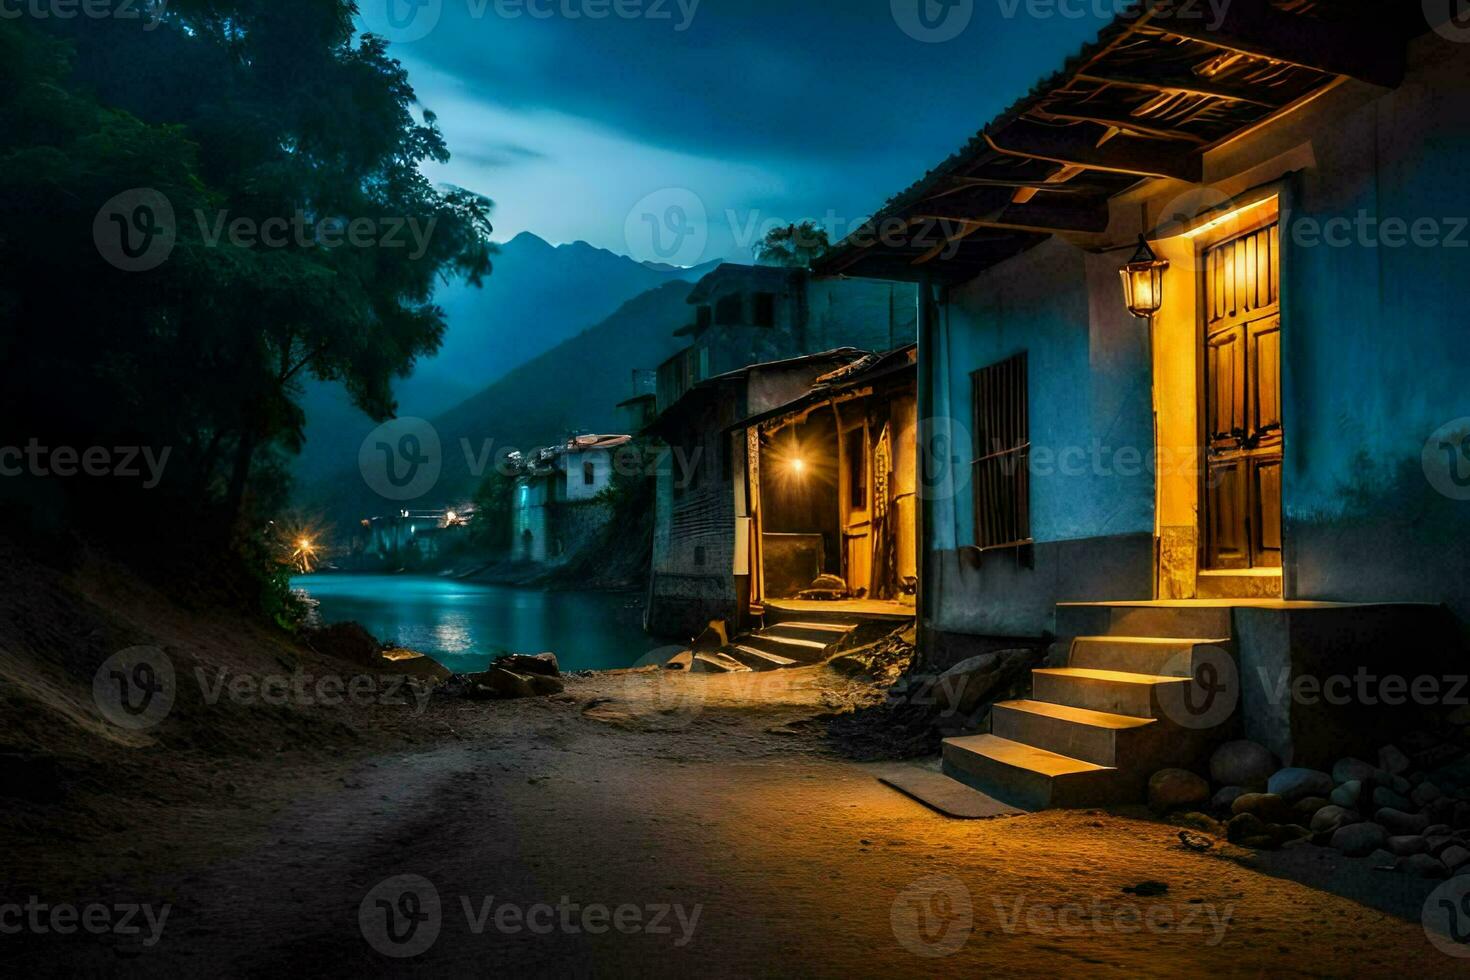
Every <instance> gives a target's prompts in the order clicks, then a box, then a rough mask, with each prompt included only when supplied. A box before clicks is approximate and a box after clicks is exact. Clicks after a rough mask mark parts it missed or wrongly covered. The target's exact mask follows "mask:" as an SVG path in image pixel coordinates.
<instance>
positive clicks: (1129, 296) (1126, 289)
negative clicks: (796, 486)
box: [1120, 235, 1169, 317]
mask: <svg viewBox="0 0 1470 980" xmlns="http://www.w3.org/2000/svg"><path fill="white" fill-rule="evenodd" d="M1167 268H1169V263H1168V262H1167V261H1165V260H1163V259H1160V258H1159V257H1158V256H1157V255H1155V254H1154V250H1153V249H1151V248H1149V246H1148V239H1146V238H1144V237H1143V236H1142V235H1139V236H1138V251H1137V252H1135V253H1133V258H1132V259H1131V260H1130V261H1129V262H1128V264H1127V265H1125V266H1124V267H1123V269H1122V271H1121V273H1120V275H1122V277H1123V299H1124V302H1126V303H1127V304H1128V312H1129V313H1132V314H1133V315H1134V316H1137V317H1151V316H1153V315H1154V314H1155V313H1157V312H1159V308H1160V307H1162V306H1163V305H1164V270H1165V269H1167Z"/></svg>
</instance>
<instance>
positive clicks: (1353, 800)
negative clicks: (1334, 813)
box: [1329, 779, 1363, 807]
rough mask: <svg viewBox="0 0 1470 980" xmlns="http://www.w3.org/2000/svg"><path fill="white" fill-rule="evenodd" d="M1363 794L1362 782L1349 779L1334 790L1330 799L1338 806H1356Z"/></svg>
mask: <svg viewBox="0 0 1470 980" xmlns="http://www.w3.org/2000/svg"><path fill="white" fill-rule="evenodd" d="M1362 795H1363V784H1362V782H1361V781H1359V780H1356V779H1349V780H1348V781H1347V782H1345V783H1343V784H1342V785H1341V786H1339V787H1337V789H1335V790H1333V791H1332V796H1331V797H1329V799H1331V800H1332V802H1333V803H1336V804H1337V805H1338V806H1346V807H1355V806H1357V805H1358V799H1359V797H1361V796H1362Z"/></svg>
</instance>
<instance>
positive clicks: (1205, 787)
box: [1148, 769, 1210, 813]
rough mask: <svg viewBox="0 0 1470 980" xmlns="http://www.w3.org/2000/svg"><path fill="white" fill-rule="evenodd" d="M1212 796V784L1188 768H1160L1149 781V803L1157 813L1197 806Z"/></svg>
mask: <svg viewBox="0 0 1470 980" xmlns="http://www.w3.org/2000/svg"><path fill="white" fill-rule="evenodd" d="M1209 798H1210V784H1209V783H1207V782H1205V780H1204V779H1203V777H1200V776H1197V775H1195V774H1194V773H1192V772H1190V771H1189V770H1188V769H1160V770H1159V771H1158V772H1156V773H1154V774H1153V776H1152V777H1150V778H1149V781H1148V805H1149V809H1151V810H1153V811H1154V812H1155V813H1166V812H1168V811H1169V810H1174V809H1178V808H1179V807H1186V806H1188V807H1197V806H1199V805H1200V804H1202V803H1204V802H1205V801H1206V800H1208V799H1209Z"/></svg>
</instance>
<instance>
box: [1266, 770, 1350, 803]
mask: <svg viewBox="0 0 1470 980" xmlns="http://www.w3.org/2000/svg"><path fill="white" fill-rule="evenodd" d="M1333 789H1334V786H1333V782H1332V777H1331V776H1329V775H1328V774H1327V773H1325V772H1321V771H1319V770H1316V769H1300V768H1291V767H1289V768H1286V769H1278V770H1277V771H1276V772H1275V773H1273V774H1272V776H1271V778H1270V779H1268V780H1267V781H1266V791H1267V792H1269V793H1275V794H1276V795H1277V796H1279V797H1281V798H1282V799H1284V800H1285V801H1286V802H1288V803H1295V802H1296V801H1297V800H1302V799H1306V798H1307V797H1308V796H1329V795H1331V793H1332V790H1333Z"/></svg>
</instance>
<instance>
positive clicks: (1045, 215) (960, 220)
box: [909, 202, 1109, 240]
mask: <svg viewBox="0 0 1470 980" xmlns="http://www.w3.org/2000/svg"><path fill="white" fill-rule="evenodd" d="M952 210H954V211H958V210H959V209H952ZM1108 219H1109V215H1108V207H1107V204H1106V203H1104V202H1099V203H1097V204H1088V205H1081V204H1073V203H1071V202H1067V203H1057V204H1052V203H1050V202H1047V203H1037V202H1032V203H1031V204H1007V205H1006V206H1005V207H1001V208H995V209H993V210H991V211H989V212H986V213H984V214H960V213H950V214H942V213H925V214H915V215H912V216H911V217H910V218H909V221H910V222H911V223H914V222H918V223H925V222H932V223H933V224H935V225H937V226H938V227H939V228H940V229H941V230H942V231H949V230H958V231H959V233H960V234H961V235H962V236H969V235H971V234H973V233H974V232H976V231H979V230H981V229H984V228H994V229H998V230H1001V231H1025V232H1034V233H1039V234H1043V235H1050V234H1054V233H1056V232H1072V233H1075V234H1091V235H1096V234H1100V233H1101V232H1104V231H1107V228H1108ZM949 238H950V240H954V238H955V236H954V235H950V236H949Z"/></svg>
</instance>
